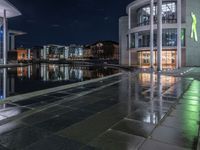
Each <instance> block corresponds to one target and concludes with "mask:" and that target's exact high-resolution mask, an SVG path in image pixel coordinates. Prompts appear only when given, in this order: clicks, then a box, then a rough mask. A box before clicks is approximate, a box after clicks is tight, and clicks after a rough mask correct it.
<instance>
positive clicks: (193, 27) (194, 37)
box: [191, 12, 198, 42]
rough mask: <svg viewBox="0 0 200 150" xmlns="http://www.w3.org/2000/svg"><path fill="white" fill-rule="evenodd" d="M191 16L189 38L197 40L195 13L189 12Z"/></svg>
mask: <svg viewBox="0 0 200 150" xmlns="http://www.w3.org/2000/svg"><path fill="white" fill-rule="evenodd" d="M191 16H192V31H191V38H192V39H194V40H195V41H196V42H198V36H197V17H196V15H195V14H194V13H193V12H191Z"/></svg>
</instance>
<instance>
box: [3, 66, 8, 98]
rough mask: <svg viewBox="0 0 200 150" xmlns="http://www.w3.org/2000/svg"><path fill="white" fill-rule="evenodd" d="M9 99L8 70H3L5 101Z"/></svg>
mask: <svg viewBox="0 0 200 150" xmlns="http://www.w3.org/2000/svg"><path fill="white" fill-rule="evenodd" d="M6 97H7V69H6V68H4V69H3V99H5V98H6Z"/></svg>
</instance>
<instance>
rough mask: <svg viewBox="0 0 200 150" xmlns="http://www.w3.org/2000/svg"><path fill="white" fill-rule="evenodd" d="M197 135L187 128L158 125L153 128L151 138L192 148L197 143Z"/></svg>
mask: <svg viewBox="0 0 200 150" xmlns="http://www.w3.org/2000/svg"><path fill="white" fill-rule="evenodd" d="M194 134H195V135H194ZM197 135H198V133H192V132H190V131H188V130H186V131H184V130H182V129H177V128H171V127H164V126H160V127H158V128H156V129H155V131H154V132H153V134H152V138H153V139H154V140H157V141H160V142H164V143H167V144H170V145H175V146H179V147H184V148H189V149H194V148H195V146H196V144H197V143H196V141H197Z"/></svg>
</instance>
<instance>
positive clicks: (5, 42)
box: [3, 10, 7, 65]
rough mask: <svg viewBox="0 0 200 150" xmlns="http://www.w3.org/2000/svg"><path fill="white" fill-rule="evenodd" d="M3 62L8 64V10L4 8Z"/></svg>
mask: <svg viewBox="0 0 200 150" xmlns="http://www.w3.org/2000/svg"><path fill="white" fill-rule="evenodd" d="M3 64H4V65H6V64H7V19H6V10H4V16H3Z"/></svg>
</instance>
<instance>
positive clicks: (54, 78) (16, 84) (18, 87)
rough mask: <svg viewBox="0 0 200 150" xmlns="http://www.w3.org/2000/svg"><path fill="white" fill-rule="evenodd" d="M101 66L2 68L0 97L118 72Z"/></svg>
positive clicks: (56, 65) (43, 65) (0, 73)
mask: <svg viewBox="0 0 200 150" xmlns="http://www.w3.org/2000/svg"><path fill="white" fill-rule="evenodd" d="M118 72H119V70H117V69H112V68H106V67H99V66H74V65H60V64H41V65H38V64H36V65H30V66H25V67H17V68H9V69H0V99H5V98H6V97H8V96H12V95H16V94H21V93H27V92H33V91H36V90H41V89H46V88H51V87H56V86H60V85H65V84H70V83H75V82H81V81H85V80H90V79H94V78H99V77H104V76H108V75H112V74H115V73H118Z"/></svg>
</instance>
